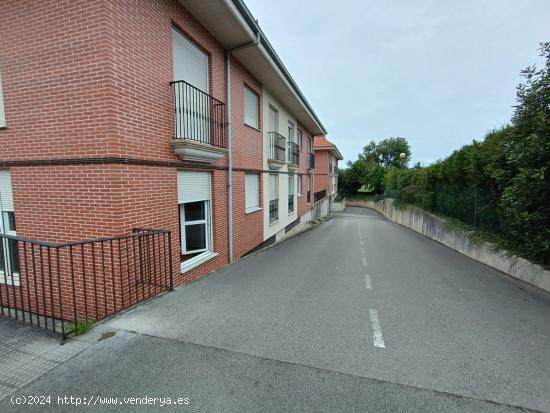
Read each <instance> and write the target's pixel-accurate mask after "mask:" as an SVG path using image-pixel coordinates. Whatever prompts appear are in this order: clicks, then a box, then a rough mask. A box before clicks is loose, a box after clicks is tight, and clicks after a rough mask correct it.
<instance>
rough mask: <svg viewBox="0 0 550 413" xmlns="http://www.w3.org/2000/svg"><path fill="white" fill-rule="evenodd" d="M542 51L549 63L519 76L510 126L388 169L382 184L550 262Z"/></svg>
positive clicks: (549, 70)
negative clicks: (439, 156) (424, 160)
mask: <svg viewBox="0 0 550 413" xmlns="http://www.w3.org/2000/svg"><path fill="white" fill-rule="evenodd" d="M541 52H542V53H541V56H543V57H544V58H545V59H546V65H545V67H544V68H543V69H542V70H537V69H536V68H535V67H529V68H527V69H525V70H524V71H523V72H522V74H523V76H524V78H525V82H524V83H523V84H522V85H520V86H519V87H518V93H517V106H516V109H515V112H514V115H513V117H512V120H511V122H510V124H509V125H508V126H506V127H504V128H502V129H500V130H495V131H492V132H490V133H488V134H487V135H486V136H485V138H484V140H483V141H481V142H476V141H474V142H473V143H472V144H471V145H467V146H464V147H463V148H462V149H460V150H457V151H455V152H454V153H453V154H452V155H451V156H449V157H448V158H446V159H445V160H442V161H439V162H436V163H435V164H433V165H430V166H428V167H415V168H411V169H397V168H393V167H389V168H388V169H387V171H386V174H385V178H384V187H385V190H386V191H392V192H393V193H394V194H395V196H396V197H397V199H398V200H400V201H403V202H407V203H410V204H413V205H417V206H419V207H421V208H424V209H427V210H429V211H432V212H435V213H440V214H444V215H446V216H449V217H452V218H455V219H458V220H460V221H462V222H464V223H466V224H468V225H469V226H471V227H473V228H474V229H476V230H478V231H481V232H486V233H488V234H490V235H491V236H493V237H494V239H495V240H496V241H497V243H498V244H499V245H500V246H502V247H504V248H507V249H509V250H511V251H513V252H515V253H517V254H519V255H522V256H524V257H526V258H529V259H531V260H533V261H535V262H539V263H542V264H546V265H550V43H545V44H543V45H542V47H541Z"/></svg>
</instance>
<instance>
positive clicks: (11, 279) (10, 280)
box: [0, 272, 19, 287]
mask: <svg viewBox="0 0 550 413" xmlns="http://www.w3.org/2000/svg"><path fill="white" fill-rule="evenodd" d="M6 281H7V282H6ZM0 285H11V286H13V287H19V276H18V275H13V276H11V275H8V276H4V273H3V272H0Z"/></svg>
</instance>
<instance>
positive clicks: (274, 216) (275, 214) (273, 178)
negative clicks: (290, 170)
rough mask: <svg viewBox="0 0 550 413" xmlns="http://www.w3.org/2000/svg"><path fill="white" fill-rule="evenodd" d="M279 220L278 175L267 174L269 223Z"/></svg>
mask: <svg viewBox="0 0 550 413" xmlns="http://www.w3.org/2000/svg"><path fill="white" fill-rule="evenodd" d="M278 220H279V175H278V174H270V175H269V223H270V224H273V223H275V222H277V221H278Z"/></svg>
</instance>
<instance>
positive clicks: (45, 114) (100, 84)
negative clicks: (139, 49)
mask: <svg viewBox="0 0 550 413" xmlns="http://www.w3.org/2000/svg"><path fill="white" fill-rule="evenodd" d="M108 13H109V10H108V8H107V7H106V1H105V0H50V1H41V2H29V1H20V0H9V1H2V5H1V12H0V39H2V41H0V70H1V71H2V84H3V92H4V106H5V114H6V122H7V128H6V129H0V147H2V154H1V158H2V160H13V159H48V158H61V157H63V158H75V157H87V156H99V155H108V154H112V153H113V152H114V151H115V147H116V146H117V143H116V141H115V140H114V137H113V134H112V130H113V128H114V123H113V122H114V113H113V112H114V100H113V88H112V87H113V84H114V78H113V75H114V73H113V71H112V58H111V59H110V58H109V52H110V41H109V36H108V33H107V24H106V22H107V18H108V17H107V16H108Z"/></svg>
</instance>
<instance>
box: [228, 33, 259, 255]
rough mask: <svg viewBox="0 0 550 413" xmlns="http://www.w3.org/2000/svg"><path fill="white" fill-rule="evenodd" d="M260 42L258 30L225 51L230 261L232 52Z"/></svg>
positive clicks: (231, 243) (230, 244) (230, 249)
mask: <svg viewBox="0 0 550 413" xmlns="http://www.w3.org/2000/svg"><path fill="white" fill-rule="evenodd" d="M258 44H260V31H259V30H257V31H256V39H255V40H254V41H252V42H249V43H245V44H242V45H240V46H236V47H232V48H230V49H227V50H226V51H225V65H226V68H225V70H226V73H227V76H226V82H227V83H226V86H225V95H226V96H227V158H228V163H227V227H228V230H227V233H228V238H229V262H233V122H232V121H231V114H232V111H231V54H232V53H233V52H235V51H237V50H241V49H246V48H249V47H256V46H257V45H258Z"/></svg>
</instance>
